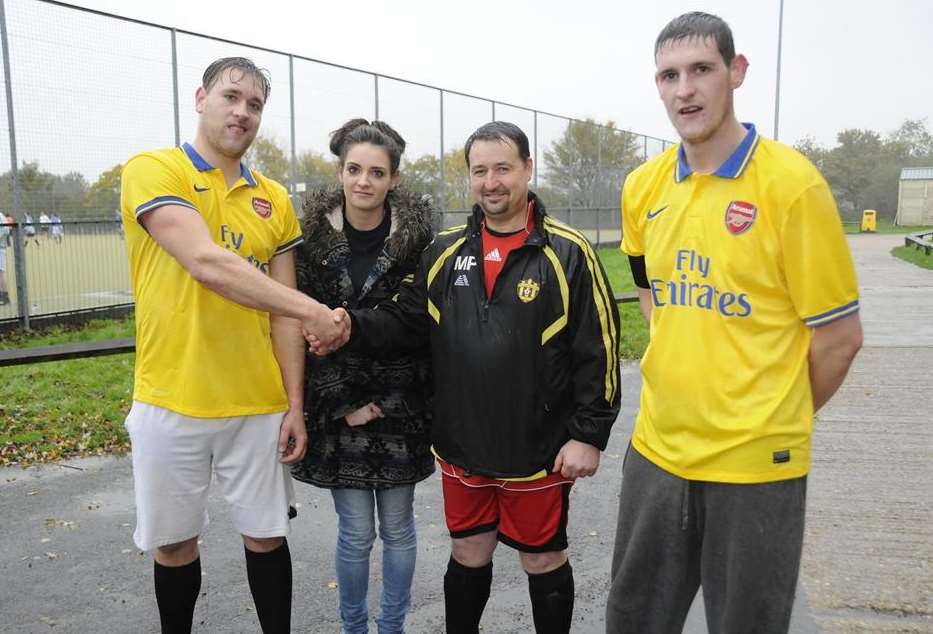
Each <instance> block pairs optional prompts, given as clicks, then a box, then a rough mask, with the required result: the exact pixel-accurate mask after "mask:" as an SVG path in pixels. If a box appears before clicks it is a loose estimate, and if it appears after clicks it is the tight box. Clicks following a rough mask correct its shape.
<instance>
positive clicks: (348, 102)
mask: <svg viewBox="0 0 933 634" xmlns="http://www.w3.org/2000/svg"><path fill="white" fill-rule="evenodd" d="M0 35H2V57H3V60H2V61H3V69H4V72H3V76H2V78H0V79H2V89H3V92H4V96H5V99H0V124H6V126H5V127H4V129H6V130H8V131H9V133H8V134H6V135H4V134H0V170H4V168H6V169H5V170H4V171H3V172H2V173H0V212H3V213H4V214H5V215H7V216H12V219H13V221H14V222H13V224H11V225H8V229H7V232H8V233H9V236H8V237H7V238H4V239H5V241H7V242H8V246H7V247H6V248H5V249H4V253H3V254H2V257H3V260H2V261H3V265H4V268H5V271H4V272H0V281H2V282H3V283H5V285H6V287H7V291H6V293H7V295H8V296H9V303H8V304H4V303H2V301H0V323H2V322H4V321H7V322H9V321H10V320H15V321H16V322H17V323H18V324H19V325H22V326H25V327H28V326H29V320H30V319H31V318H36V317H41V316H47V315H51V314H61V313H68V312H69V311H72V312H73V311H90V310H100V309H104V308H110V307H119V306H122V305H125V304H128V303H131V302H132V296H131V294H130V292H129V288H130V284H129V276H128V273H127V264H126V262H125V260H126V256H125V251H124V249H123V245H122V243H121V237H122V233H121V232H120V230H119V229H120V228H119V223H118V220H117V218H118V215H119V211H118V209H119V191H120V171H121V169H122V164H123V162H124V161H125V160H126V159H127V158H129V157H130V156H131V155H133V154H134V153H136V152H138V151H141V150H144V149H151V148H155V147H166V146H172V145H180V144H181V143H183V142H184V141H188V140H192V139H193V138H194V135H195V131H196V126H197V115H196V113H195V109H194V92H195V89H196V88H197V86H199V85H200V79H201V74H202V72H203V70H204V68H205V67H206V66H207V65H208V64H209V63H210V62H211V61H213V60H215V59H217V58H219V57H226V56H231V55H242V56H245V57H249V58H251V59H253V60H254V61H255V62H256V63H257V64H258V65H259V66H260V67H263V68H266V69H268V71H269V73H270V75H271V77H272V92H271V96H270V99H269V102H268V104H267V106H266V108H265V111H264V113H263V122H262V129H261V131H260V135H259V136H258V137H257V139H256V141H255V142H254V144H253V147H252V148H251V150H250V152H249V154H248V155H247V157H246V160H247V162H248V163H249V164H250V166H251V167H253V168H256V169H258V170H260V171H262V172H263V173H265V174H266V175H268V176H270V177H272V178H274V179H276V180H279V181H280V182H282V183H284V184H286V185H287V186H288V188H289V191H290V192H291V193H292V195H293V197H294V201H295V205H296V208H298V209H300V199H301V196H302V194H303V193H304V192H306V191H308V190H310V189H312V188H314V187H319V186H322V185H325V184H331V183H333V182H334V172H335V165H334V162H333V158H332V157H331V156H330V155H329V153H328V151H327V146H328V138H329V134H330V131H331V130H334V129H336V128H337V127H339V126H340V125H341V124H342V123H343V122H344V121H346V120H348V119H350V118H353V117H364V118H367V119H382V120H385V121H387V122H389V123H390V124H391V125H392V126H393V127H394V128H395V129H396V130H398V131H399V132H400V133H401V134H402V136H404V137H405V139H406V141H407V142H408V147H407V149H406V154H405V157H404V160H403V163H402V174H403V182H405V184H406V185H407V186H408V187H409V188H411V189H413V190H415V191H421V192H427V193H430V194H432V196H433V197H434V199H435V202H436V203H437V206H438V209H439V212H440V214H439V223H438V224H439V228H443V227H449V226H452V225H455V224H459V223H461V222H462V221H463V219H464V217H465V215H466V214H467V213H468V210H469V208H470V207H471V204H472V201H471V196H470V188H469V175H468V173H467V169H466V161H465V159H464V157H463V144H464V142H465V141H466V139H467V137H468V136H469V135H470V133H471V132H473V130H475V129H476V128H477V127H479V126H480V125H482V124H484V123H487V122H489V121H491V120H504V121H511V122H513V123H515V124H517V125H518V126H519V127H521V128H522V130H524V131H525V133H526V134H527V135H528V138H529V141H530V143H531V147H532V158H533V159H534V165H535V172H534V177H533V182H532V188H533V189H534V190H535V191H537V192H538V194H539V195H540V196H541V197H542V199H543V200H544V201H545V204H546V205H547V207H548V210H549V211H550V212H551V213H552V214H553V215H554V216H555V217H557V218H559V219H562V220H564V221H566V222H568V223H569V224H571V225H574V226H575V227H577V228H579V229H581V230H582V231H584V232H585V233H586V234H587V235H588V236H589V237H590V239H591V240H592V241H593V242H594V243H597V244H603V243H610V242H618V240H619V239H620V236H621V229H620V218H619V211H618V205H619V198H620V191H621V187H622V183H623V181H624V180H625V175H626V174H627V173H628V172H629V171H630V170H631V169H633V168H634V167H636V166H637V165H639V164H640V163H642V162H643V161H645V160H646V159H648V158H651V157H652V156H655V155H657V154H659V153H660V152H662V151H663V150H664V149H666V148H667V147H668V146H669V145H670V144H669V143H668V142H667V141H665V140H663V139H656V138H651V137H646V136H644V135H639V134H635V133H633V132H628V131H625V130H623V129H619V128H618V127H617V126H616V125H615V124H614V123H612V122H606V123H604V124H600V123H597V122H595V121H592V120H587V121H580V120H576V119H572V118H569V117H562V116H558V115H554V114H549V113H545V112H541V111H538V110H534V109H530V108H524V107H520V106H515V105H510V104H505V103H501V102H497V101H495V100H492V99H485V98H482V97H476V96H473V95H467V94H463V93H459V92H455V91H449V90H444V89H442V88H437V87H434V86H427V85H423V84H418V83H415V82H409V81H405V80H403V79H399V78H395V77H388V76H384V75H377V74H372V73H368V72H364V71H360V70H357V69H353V68H347V67H342V66H339V65H334V64H328V63H325V62H321V61H318V60H313V59H308V58H305V57H301V56H299V55H292V54H288V53H285V52H280V51H273V50H269V49H265V48H256V47H250V46H247V45H244V44H241V43H237V42H231V41H227V40H223V39H219V38H215V37H211V36H208V35H203V34H199V33H192V32H187V31H182V30H177V29H172V28H167V27H164V26H160V25H155V24H149V23H144V22H140V21H135V20H131V19H126V18H120V17H117V16H112V15H109V14H104V13H100V12H96V11H91V10H87V9H82V8H78V7H73V6H70V5H67V4H63V3H59V2H50V1H47V0H0ZM43 217H46V218H48V219H51V218H58V219H60V222H59V223H58V227H59V229H60V230H61V232H62V233H61V235H60V236H53V235H52V232H51V226H49V227H48V228H47V229H46V228H45V227H44V225H43V223H42V222H41V219H42V218H43ZM48 224H49V225H51V221H50V222H49V223H48ZM31 230H35V234H34V235H32V234H31Z"/></svg>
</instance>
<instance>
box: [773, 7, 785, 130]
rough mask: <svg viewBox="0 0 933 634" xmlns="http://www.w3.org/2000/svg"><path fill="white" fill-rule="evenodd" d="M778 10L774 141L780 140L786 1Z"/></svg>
mask: <svg viewBox="0 0 933 634" xmlns="http://www.w3.org/2000/svg"><path fill="white" fill-rule="evenodd" d="M780 2H781V6H780V9H779V10H778V50H777V78H776V79H775V80H774V140H775V141H777V140H778V119H779V117H780V115H781V39H782V38H783V36H784V0H780Z"/></svg>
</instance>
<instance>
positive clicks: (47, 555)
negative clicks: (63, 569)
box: [45, 553, 58, 559]
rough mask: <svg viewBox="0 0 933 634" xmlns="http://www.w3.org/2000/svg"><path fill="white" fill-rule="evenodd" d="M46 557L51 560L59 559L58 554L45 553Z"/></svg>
mask: <svg viewBox="0 0 933 634" xmlns="http://www.w3.org/2000/svg"><path fill="white" fill-rule="evenodd" d="M45 556H46V557H48V558H49V559H58V555H57V554H56V553H45Z"/></svg>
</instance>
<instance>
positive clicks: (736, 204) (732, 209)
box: [726, 200, 758, 236]
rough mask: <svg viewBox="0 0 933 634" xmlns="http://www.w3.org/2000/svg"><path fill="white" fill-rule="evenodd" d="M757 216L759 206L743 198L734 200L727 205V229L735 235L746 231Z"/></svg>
mask: <svg viewBox="0 0 933 634" xmlns="http://www.w3.org/2000/svg"><path fill="white" fill-rule="evenodd" d="M757 217H758V207H756V206H755V205H753V204H751V203H747V202H745V201H743V200H733V201H732V202H731V203H729V206H728V207H726V229H728V230H729V233H731V234H732V235H734V236H737V235H739V234H740V233H745V232H746V231H748V230H749V229H750V228H751V226H752V224H754V222H755V218H757Z"/></svg>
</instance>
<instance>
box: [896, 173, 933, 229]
mask: <svg viewBox="0 0 933 634" xmlns="http://www.w3.org/2000/svg"><path fill="white" fill-rule="evenodd" d="M894 224H897V225H907V226H911V225H933V167H905V168H903V169H901V180H900V183H898V187H897V218H895V220H894Z"/></svg>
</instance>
